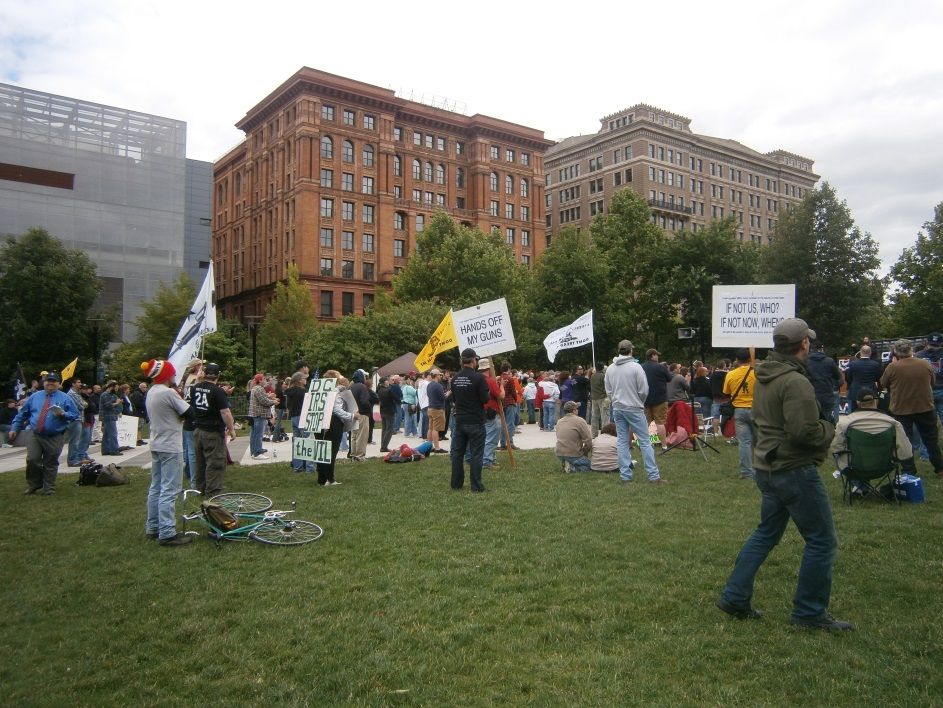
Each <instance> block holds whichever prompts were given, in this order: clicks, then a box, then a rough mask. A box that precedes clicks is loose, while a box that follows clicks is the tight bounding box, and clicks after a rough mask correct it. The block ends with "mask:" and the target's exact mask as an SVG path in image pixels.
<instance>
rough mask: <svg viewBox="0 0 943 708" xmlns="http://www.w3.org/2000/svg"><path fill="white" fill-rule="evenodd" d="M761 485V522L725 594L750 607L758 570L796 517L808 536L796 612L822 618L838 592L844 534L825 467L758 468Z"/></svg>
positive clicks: (795, 615) (796, 615)
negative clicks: (835, 569) (838, 530)
mask: <svg viewBox="0 0 943 708" xmlns="http://www.w3.org/2000/svg"><path fill="white" fill-rule="evenodd" d="M756 486H757V487H759V489H760V493H761V494H762V503H761V506H760V525H759V526H757V527H756V530H755V531H754V532H753V533H752V534H751V535H750V537H749V538H748V539H747V541H746V543H744V544H743V548H742V549H740V553H739V554H738V555H737V561H736V563H734V567H733V572H732V573H731V574H730V578H729V579H728V580H727V586H726V587H725V588H724V591H723V593H721V597H722V598H723V599H724V600H725V601H727V602H728V603H730V604H731V605H734V606H735V607H744V608H745V607H749V606H750V604H751V601H752V599H753V580H754V578H755V577H756V573H757V571H759V569H760V566H761V565H763V562H764V561H765V560H766V557H767V556H768V555H769V553H770V551H772V550H773V547H774V546H775V545H776V544H777V543H779V539H781V538H782V536H783V532H785V530H786V525H787V524H788V523H789V519H792V520H793V523H795V525H796V528H797V529H799V533H800V534H802V538H803V539H804V540H805V551H804V552H803V554H802V564H801V565H800V566H799V582H798V583H797V584H796V594H795V596H794V598H793V609H792V617H793V619H812V618H816V617H821V616H822V615H824V614H825V612H826V611H827V610H828V601H829V598H830V596H831V593H832V563H833V562H834V560H835V553H836V550H837V548H838V539H837V538H836V536H835V523H834V522H833V521H832V507H831V506H830V505H829V502H828V492H827V491H826V490H825V485H824V484H822V478H821V476H820V475H819V471H818V469H816V467H815V466H814V465H805V466H803V467H797V468H796V469H792V470H787V471H785V472H774V473H770V472H764V471H762V470H760V471H758V472H757V473H756Z"/></svg>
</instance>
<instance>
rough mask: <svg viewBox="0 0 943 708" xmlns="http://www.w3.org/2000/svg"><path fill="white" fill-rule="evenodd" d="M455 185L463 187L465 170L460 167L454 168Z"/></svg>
mask: <svg viewBox="0 0 943 708" xmlns="http://www.w3.org/2000/svg"><path fill="white" fill-rule="evenodd" d="M455 186H456V187H458V188H459V189H465V170H464V169H462V168H461V167H459V168H457V169H456V170H455Z"/></svg>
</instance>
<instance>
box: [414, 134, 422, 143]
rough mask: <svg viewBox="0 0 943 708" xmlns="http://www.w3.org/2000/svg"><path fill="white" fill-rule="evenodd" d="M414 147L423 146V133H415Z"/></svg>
mask: <svg viewBox="0 0 943 708" xmlns="http://www.w3.org/2000/svg"><path fill="white" fill-rule="evenodd" d="M413 145H422V133H420V132H419V131H418V130H414V131H413Z"/></svg>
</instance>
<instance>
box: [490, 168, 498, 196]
mask: <svg viewBox="0 0 943 708" xmlns="http://www.w3.org/2000/svg"><path fill="white" fill-rule="evenodd" d="M490 185H491V191H492V192H497V191H498V173H497V172H492V173H491V178H490Z"/></svg>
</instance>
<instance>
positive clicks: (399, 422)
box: [393, 403, 406, 430]
mask: <svg viewBox="0 0 943 708" xmlns="http://www.w3.org/2000/svg"><path fill="white" fill-rule="evenodd" d="M405 417H406V410H405V409H404V408H403V404H402V403H401V404H399V405H398V406H396V414H395V416H394V418H393V430H399V429H400V428H402V427H403V419H404V418H405Z"/></svg>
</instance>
